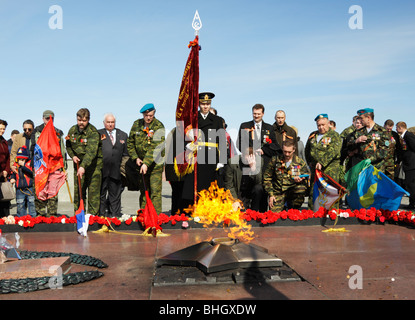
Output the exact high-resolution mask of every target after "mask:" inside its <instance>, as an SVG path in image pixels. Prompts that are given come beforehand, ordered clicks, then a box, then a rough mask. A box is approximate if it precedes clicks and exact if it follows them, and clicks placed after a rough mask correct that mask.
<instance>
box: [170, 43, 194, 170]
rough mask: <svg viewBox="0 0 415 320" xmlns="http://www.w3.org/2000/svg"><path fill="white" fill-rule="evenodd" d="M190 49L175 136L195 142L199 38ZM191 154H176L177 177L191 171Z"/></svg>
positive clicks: (178, 107)
mask: <svg viewBox="0 0 415 320" xmlns="http://www.w3.org/2000/svg"><path fill="white" fill-rule="evenodd" d="M189 48H191V51H190V54H189V58H188V59H187V63H186V68H185V69H184V74H183V79H182V84H181V87H180V94H179V100H178V102H177V109H176V128H177V129H176V130H177V134H179V135H182V136H183V138H185V137H186V139H187V140H188V141H195V140H196V137H195V136H196V135H197V129H198V125H197V121H198V107H199V51H200V46H199V37H198V36H196V38H195V40H194V41H191V42H190V43H189ZM194 162H195V161H194V159H193V153H191V152H190V153H186V154H185V153H181V154H178V155H177V157H176V159H175V161H174V167H175V171H176V174H177V175H178V176H183V175H185V174H187V173H189V172H192V171H193V167H194Z"/></svg>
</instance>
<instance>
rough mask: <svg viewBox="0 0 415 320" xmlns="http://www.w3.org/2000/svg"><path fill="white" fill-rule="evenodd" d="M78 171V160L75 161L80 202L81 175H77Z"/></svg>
mask: <svg viewBox="0 0 415 320" xmlns="http://www.w3.org/2000/svg"><path fill="white" fill-rule="evenodd" d="M78 171H79V162H77V163H76V176H77V177H78V189H79V202H81V200H83V199H82V186H81V177H80V176H79V175H78Z"/></svg>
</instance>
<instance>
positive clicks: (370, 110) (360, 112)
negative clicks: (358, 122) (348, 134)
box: [357, 108, 374, 116]
mask: <svg viewBox="0 0 415 320" xmlns="http://www.w3.org/2000/svg"><path fill="white" fill-rule="evenodd" d="M370 112H371V113H373V112H374V110H373V109H371V108H366V109H360V110H359V111H357V114H358V115H359V116H361V115H362V114H365V113H370Z"/></svg>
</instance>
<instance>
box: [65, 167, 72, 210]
mask: <svg viewBox="0 0 415 320" xmlns="http://www.w3.org/2000/svg"><path fill="white" fill-rule="evenodd" d="M62 169H63V172H64V173H65V176H66V186H67V187H68V193H69V199H70V200H71V203H73V200H72V194H71V189H70V188H69V183H68V173H67V172H66V170H65V168H62Z"/></svg>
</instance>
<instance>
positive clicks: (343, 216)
mask: <svg viewBox="0 0 415 320" xmlns="http://www.w3.org/2000/svg"><path fill="white" fill-rule="evenodd" d="M340 217H342V218H348V217H349V213H348V212H347V211H341V212H340Z"/></svg>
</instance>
